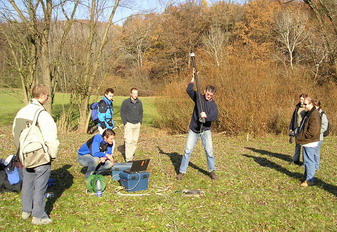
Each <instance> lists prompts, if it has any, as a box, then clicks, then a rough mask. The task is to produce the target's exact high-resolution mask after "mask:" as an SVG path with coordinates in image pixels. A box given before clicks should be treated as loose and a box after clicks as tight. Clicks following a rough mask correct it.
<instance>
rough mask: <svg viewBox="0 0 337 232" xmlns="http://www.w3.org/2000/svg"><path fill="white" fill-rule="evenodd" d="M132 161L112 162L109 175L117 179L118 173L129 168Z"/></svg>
mask: <svg viewBox="0 0 337 232" xmlns="http://www.w3.org/2000/svg"><path fill="white" fill-rule="evenodd" d="M131 166H132V163H114V166H112V168H111V177H112V179H113V180H119V179H120V178H119V173H121V172H123V171H124V170H126V169H130V168H131Z"/></svg>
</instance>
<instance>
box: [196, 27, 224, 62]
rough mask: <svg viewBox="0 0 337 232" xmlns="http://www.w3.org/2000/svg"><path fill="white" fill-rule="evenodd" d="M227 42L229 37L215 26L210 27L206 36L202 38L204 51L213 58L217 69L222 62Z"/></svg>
mask: <svg viewBox="0 0 337 232" xmlns="http://www.w3.org/2000/svg"><path fill="white" fill-rule="evenodd" d="M228 40H229V35H228V34H226V33H225V32H224V31H223V30H222V29H221V28H220V27H217V26H212V27H211V29H210V30H209V31H208V32H207V33H206V35H204V36H203V37H202V42H203V44H204V46H205V50H206V51H207V52H208V54H209V55H210V56H212V57H213V58H214V60H215V62H216V64H217V66H218V67H220V65H221V62H222V60H223V56H224V48H225V45H226V44H227V43H228Z"/></svg>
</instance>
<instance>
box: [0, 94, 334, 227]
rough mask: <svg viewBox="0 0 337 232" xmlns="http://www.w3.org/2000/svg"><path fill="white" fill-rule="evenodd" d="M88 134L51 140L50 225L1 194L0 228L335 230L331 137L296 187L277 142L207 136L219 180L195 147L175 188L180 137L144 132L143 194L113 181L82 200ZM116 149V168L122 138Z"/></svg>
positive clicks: (296, 172) (4, 147)
mask: <svg viewBox="0 0 337 232" xmlns="http://www.w3.org/2000/svg"><path fill="white" fill-rule="evenodd" d="M0 99H1V98H0ZM149 105H150V104H149ZM149 120H150V119H149ZM186 124H188V122H186ZM0 132H1V133H0V134H1V135H0V144H1V147H0V157H1V158H3V157H6V156H7V155H9V154H11V153H13V152H14V151H15V149H14V145H13V144H12V143H11V142H9V141H11V135H10V125H2V126H1V129H0ZM117 132H118V131H117ZM119 134H120V133H119ZM90 137H91V135H87V134H81V135H79V134H77V133H61V132H60V133H59V139H60V142H61V145H60V150H59V155H58V159H57V160H56V161H55V162H54V163H53V165H52V169H53V170H52V175H51V177H52V178H55V179H56V181H57V185H56V186H54V187H52V188H50V189H49V190H48V191H52V192H54V193H55V197H54V198H51V199H49V200H48V201H47V211H48V213H49V214H50V217H51V218H52V219H53V223H51V224H49V225H46V226H33V225H32V224H31V223H30V221H29V220H28V221H24V220H22V219H21V218H20V215H21V211H20V207H21V202H20V195H19V194H15V193H1V194H0V197H1V201H0V231H93V230H96V231H337V229H336V228H337V175H336V172H337V171H336V166H337V159H336V154H335V153H336V151H337V147H336V146H337V145H336V144H337V143H336V142H337V138H336V137H327V138H326V140H325V141H324V144H323V147H322V160H321V169H320V170H319V171H318V172H317V173H316V177H317V179H316V185H315V186H313V187H309V188H302V187H300V186H299V184H300V180H301V178H302V176H303V171H304V170H303V167H299V166H294V165H291V164H290V163H289V162H290V161H291V154H292V152H293V151H294V145H293V144H289V143H288V138H287V137H282V136H266V137H261V138H252V139H250V140H249V141H246V139H245V138H244V137H226V136H224V135H223V134H214V135H213V143H214V150H215V157H216V163H217V168H218V171H217V173H218V180H215V181H212V180H211V179H210V178H209V176H208V175H207V165H206V159H205V155H204V152H203V150H202V146H201V144H200V142H199V143H198V144H197V145H196V147H195V149H194V152H193V155H192V158H191V163H190V166H189V168H188V173H187V175H186V176H185V178H184V179H183V180H181V181H177V180H176V179H175V176H176V172H177V170H178V168H179V165H180V161H181V157H182V154H183V149H184V145H185V140H186V136H185V135H181V136H172V135H168V134H166V133H165V132H164V131H161V130H158V129H155V128H152V127H150V126H147V125H144V126H143V127H142V131H141V137H140V142H139V147H138V151H137V154H136V158H137V159H141V158H151V162H150V165H149V169H148V171H149V173H150V177H149V188H148V190H146V191H139V192H135V193H134V194H143V195H142V196H137V195H123V194H127V192H125V191H123V190H119V183H118V182H116V181H109V182H108V185H107V189H106V191H105V192H104V193H103V197H102V198H98V197H96V196H92V195H88V194H86V193H85V185H84V174H83V171H84V170H83V168H82V167H81V166H80V165H79V164H78V163H77V150H78V148H79V147H80V146H81V145H82V143H84V142H85V141H86V140H87V139H88V138H90ZM116 142H117V150H116V155H117V159H118V160H120V161H122V155H121V153H120V146H121V144H122V143H123V141H122V137H121V136H117V140H116ZM106 177H107V178H108V179H109V180H110V178H111V177H110V176H106ZM184 189H190V190H192V189H199V190H201V191H203V192H204V194H203V195H202V196H200V197H187V196H185V195H184V194H182V193H181V192H180V191H181V190H184Z"/></svg>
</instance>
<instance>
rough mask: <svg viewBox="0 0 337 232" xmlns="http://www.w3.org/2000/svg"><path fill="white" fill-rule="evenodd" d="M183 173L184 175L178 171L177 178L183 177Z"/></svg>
mask: <svg viewBox="0 0 337 232" xmlns="http://www.w3.org/2000/svg"><path fill="white" fill-rule="evenodd" d="M184 175H185V174H184V173H180V172H179V174H178V175H177V177H176V178H177V180H182V179H183V177H184Z"/></svg>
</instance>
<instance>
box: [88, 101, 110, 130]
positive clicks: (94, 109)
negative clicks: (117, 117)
mask: <svg viewBox="0 0 337 232" xmlns="http://www.w3.org/2000/svg"><path fill="white" fill-rule="evenodd" d="M102 101H103V102H104V103H105V106H106V107H107V108H108V109H109V110H110V111H111V115H112V114H113V110H112V107H110V106H107V105H106V102H105V101H104V100H101V101H99V102H94V103H92V104H91V105H90V109H91V119H92V121H94V123H95V124H98V123H101V126H105V125H102V122H100V121H99V119H98V110H99V104H100V102H102ZM107 123H108V124H109V125H110V126H111V127H112V128H113V127H114V121H113V120H112V119H111V121H108V122H107Z"/></svg>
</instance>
